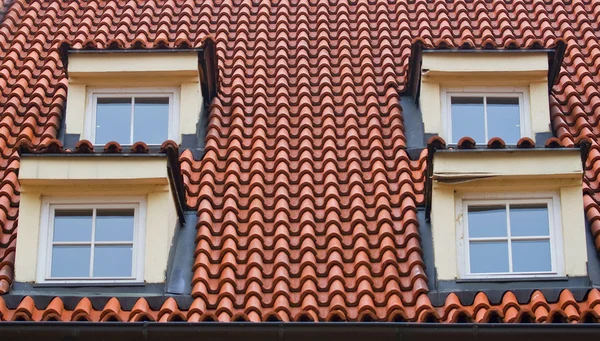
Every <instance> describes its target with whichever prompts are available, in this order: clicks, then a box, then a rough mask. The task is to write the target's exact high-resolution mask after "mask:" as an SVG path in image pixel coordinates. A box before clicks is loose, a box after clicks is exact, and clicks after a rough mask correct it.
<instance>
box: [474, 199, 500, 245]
mask: <svg viewBox="0 0 600 341" xmlns="http://www.w3.org/2000/svg"><path fill="white" fill-rule="evenodd" d="M467 218H468V220H469V223H468V225H469V238H482V237H506V206H504V205H501V206H469V208H468V217H467Z"/></svg>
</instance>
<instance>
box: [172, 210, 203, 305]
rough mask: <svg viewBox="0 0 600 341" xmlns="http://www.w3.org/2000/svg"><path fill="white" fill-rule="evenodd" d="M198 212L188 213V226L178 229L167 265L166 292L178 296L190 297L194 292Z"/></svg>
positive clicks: (186, 214)
mask: <svg viewBox="0 0 600 341" xmlns="http://www.w3.org/2000/svg"><path fill="white" fill-rule="evenodd" d="M196 214H197V212H196V211H186V212H185V214H184V216H185V219H186V222H187V223H186V224H185V225H183V226H182V227H181V228H176V230H175V235H174V236H173V244H172V245H171V252H170V253H169V263H168V264H167V287H166V292H167V293H169V294H177V295H190V294H191V292H192V287H191V283H192V268H193V266H194V251H195V248H196V240H195V239H196V224H195V222H196V220H197V219H198V218H197V216H196Z"/></svg>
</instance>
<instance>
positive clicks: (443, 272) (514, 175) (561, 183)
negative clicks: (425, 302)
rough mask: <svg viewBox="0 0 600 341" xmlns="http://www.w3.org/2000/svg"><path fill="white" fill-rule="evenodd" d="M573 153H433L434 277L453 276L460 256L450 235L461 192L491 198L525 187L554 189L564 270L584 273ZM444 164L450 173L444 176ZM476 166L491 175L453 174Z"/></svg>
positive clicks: (526, 189)
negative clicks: (472, 176) (557, 207)
mask: <svg viewBox="0 0 600 341" xmlns="http://www.w3.org/2000/svg"><path fill="white" fill-rule="evenodd" d="M545 153H547V154H545ZM459 154H460V155H459ZM518 154H520V155H518ZM535 154H539V155H538V156H536V155H535ZM579 155H580V154H579V152H578V151H561V152H559V151H556V152H546V151H537V152H536V151H527V152H513V153H511V152H492V151H490V152H481V153H468V152H467V153H436V155H435V156H434V162H433V167H434V172H433V177H434V180H433V188H432V202H431V209H432V210H431V224H432V234H433V247H434V256H435V267H436V271H437V275H438V279H440V280H454V279H456V278H458V277H459V271H458V268H459V263H458V262H459V261H461V260H459V259H458V250H457V242H456V241H457V240H458V239H460V238H461V236H459V235H458V233H457V232H458V230H457V225H458V224H459V222H460V219H461V217H460V213H458V212H457V211H456V207H457V204H458V202H459V200H461V198H462V196H463V195H465V194H468V193H476V194H485V195H486V196H487V197H489V198H494V197H495V196H496V195H497V196H499V197H500V196H502V195H506V194H507V193H509V194H510V193H515V197H526V196H527V194H528V193H535V192H540V191H543V192H554V193H556V194H557V195H558V197H559V200H560V216H561V225H562V236H563V238H562V239H563V240H562V248H563V255H564V259H563V260H562V263H563V264H564V275H567V276H584V275H587V269H586V264H587V251H586V240H585V233H586V232H585V221H584V212H583V197H582V195H581V186H582V185H581V181H582V166H581V160H580V156H579ZM507 157H508V158H509V159H510V160H509V159H507ZM553 157H556V159H553ZM509 161H510V162H509ZM576 167H578V170H576ZM449 170H452V173H453V175H454V176H450V177H449V176H448V171H449ZM479 170H484V171H486V172H488V174H485V175H493V176H491V177H484V178H479V179H468V178H465V179H463V180H460V179H459V176H458V174H460V172H462V173H464V174H471V175H476V173H477V172H478V171H479ZM536 170H537V175H536ZM490 171H491V172H490ZM491 173H493V174H491ZM481 175H483V174H481Z"/></svg>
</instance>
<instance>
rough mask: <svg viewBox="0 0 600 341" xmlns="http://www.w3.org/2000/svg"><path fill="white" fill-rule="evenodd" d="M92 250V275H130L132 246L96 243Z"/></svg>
mask: <svg viewBox="0 0 600 341" xmlns="http://www.w3.org/2000/svg"><path fill="white" fill-rule="evenodd" d="M94 251H95V254H94V277H131V269H132V263H133V246H131V245H111V246H105V245H102V246H100V245H97V246H96V247H95V249H94Z"/></svg>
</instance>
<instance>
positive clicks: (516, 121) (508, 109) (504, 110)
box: [487, 97, 521, 144]
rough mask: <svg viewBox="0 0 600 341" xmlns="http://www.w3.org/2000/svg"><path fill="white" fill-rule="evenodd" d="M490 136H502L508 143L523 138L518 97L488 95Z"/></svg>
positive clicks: (513, 142) (514, 142)
mask: <svg viewBox="0 0 600 341" xmlns="http://www.w3.org/2000/svg"><path fill="white" fill-rule="evenodd" d="M487 115H488V137H489V138H492V137H500V138H502V140H504V142H506V143H507V144H517V141H519V139H520V138H521V113H520V110H519V98H518V97H487Z"/></svg>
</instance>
